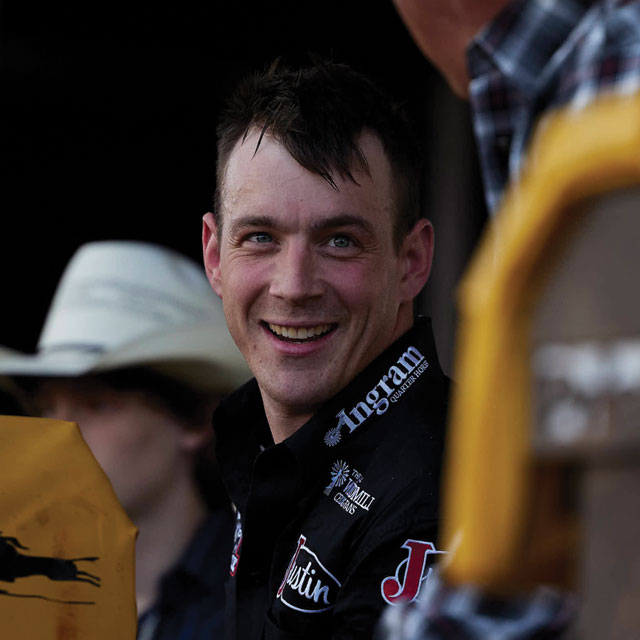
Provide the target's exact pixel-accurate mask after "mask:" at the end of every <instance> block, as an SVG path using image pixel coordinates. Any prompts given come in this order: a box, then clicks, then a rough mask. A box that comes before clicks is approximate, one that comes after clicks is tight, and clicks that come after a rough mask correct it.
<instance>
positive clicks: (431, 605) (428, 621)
mask: <svg viewBox="0 0 640 640" xmlns="http://www.w3.org/2000/svg"><path fill="white" fill-rule="evenodd" d="M575 613H576V603H575V600H574V598H572V597H568V596H566V595H564V594H560V593H559V592H557V591H554V590H551V589H548V588H545V587H540V588H539V589H538V590H537V591H536V592H535V593H532V594H531V595H529V596H528V597H520V598H511V599H509V600H499V599H496V598H488V597H487V596H485V595H483V594H482V593H481V592H480V591H479V590H478V589H476V588H474V587H471V586H465V587H456V588H451V587H447V586H446V585H445V584H444V583H443V582H442V581H441V580H440V579H439V577H438V575H437V573H436V572H435V571H434V572H433V573H432V574H431V576H430V577H429V581H428V583H427V584H426V585H425V588H424V589H423V591H422V592H421V594H420V596H419V598H418V599H417V600H416V601H415V602H412V603H405V604H402V605H398V606H395V607H389V608H388V609H386V610H385V612H384V614H383V616H382V618H381V621H380V624H379V626H378V629H377V630H376V631H377V634H376V640H551V639H555V638H559V637H562V636H563V634H564V632H565V631H566V630H567V628H568V626H569V624H570V623H571V622H572V621H573V619H574V617H575Z"/></svg>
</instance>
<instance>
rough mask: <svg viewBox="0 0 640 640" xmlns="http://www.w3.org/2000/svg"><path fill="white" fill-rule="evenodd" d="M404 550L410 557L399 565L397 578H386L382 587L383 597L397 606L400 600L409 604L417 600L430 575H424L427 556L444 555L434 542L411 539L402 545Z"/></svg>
mask: <svg viewBox="0 0 640 640" xmlns="http://www.w3.org/2000/svg"><path fill="white" fill-rule="evenodd" d="M402 548H403V549H407V551H408V552H409V555H408V556H407V558H405V559H404V560H403V561H402V562H401V563H400V564H399V565H398V567H397V568H396V574H395V576H389V577H388V578H385V579H384V580H383V581H382V583H381V585H380V590H381V592H382V597H383V598H384V599H385V601H386V602H388V603H389V604H396V603H397V602H399V601H400V600H406V601H408V602H411V601H412V600H415V599H416V597H417V596H418V593H419V591H420V585H421V584H422V581H423V580H425V579H426V578H427V576H428V575H429V574H428V573H427V574H425V575H423V574H424V573H425V565H426V563H427V556H428V555H429V554H430V553H443V552H442V551H436V548H435V547H434V546H433V543H432V542H423V541H422V540H411V539H409V540H407V541H406V542H405V543H404V544H403V545H402ZM403 574H404V576H403ZM403 577H404V580H403V579H402V578H403Z"/></svg>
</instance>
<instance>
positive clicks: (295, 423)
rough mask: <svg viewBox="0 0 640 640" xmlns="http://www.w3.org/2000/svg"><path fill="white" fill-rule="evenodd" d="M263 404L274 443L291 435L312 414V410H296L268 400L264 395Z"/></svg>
mask: <svg viewBox="0 0 640 640" xmlns="http://www.w3.org/2000/svg"><path fill="white" fill-rule="evenodd" d="M263 404H264V412H265V415H266V416H267V422H268V423H269V429H270V430H271V435H272V436H273V441H274V442H275V443H276V444H278V443H279V442H282V441H283V440H286V439H287V438H288V437H289V436H292V435H293V434H294V433H295V432H296V431H297V430H298V429H299V428H300V427H301V426H302V425H303V424H305V422H307V421H308V420H309V419H310V418H311V417H312V416H313V414H314V412H309V411H301V412H296V411H295V410H292V409H290V408H287V407H283V406H281V405H278V404H276V403H274V402H270V401H269V400H268V399H266V398H264V397H263Z"/></svg>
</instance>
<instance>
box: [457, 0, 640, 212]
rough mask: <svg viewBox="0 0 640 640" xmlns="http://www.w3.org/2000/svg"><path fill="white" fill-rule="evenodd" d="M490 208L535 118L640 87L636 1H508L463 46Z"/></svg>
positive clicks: (513, 174) (516, 164) (514, 171)
mask: <svg viewBox="0 0 640 640" xmlns="http://www.w3.org/2000/svg"><path fill="white" fill-rule="evenodd" d="M468 62H469V71H470V76H471V82H470V84H469V99H470V103H471V108H472V112H473V125H474V132H475V136H476V139H477V142H478V150H479V154H480V161H481V164H482V172H483V180H484V187H485V195H486V199H487V205H488V207H489V210H490V211H492V212H495V211H496V209H497V208H498V206H499V205H500V201H501V198H502V193H503V191H504V188H505V186H506V185H507V184H508V183H509V181H512V180H514V179H515V178H517V176H518V174H519V172H520V170H521V168H522V165H523V163H524V161H525V152H526V147H527V144H528V141H529V137H530V135H531V132H532V130H533V128H534V127H535V125H536V123H537V122H538V121H539V119H540V118H541V116H543V115H544V114H545V113H546V112H547V111H549V110H551V109H554V108H557V107H561V106H569V107H571V108H581V107H584V106H585V105H587V104H588V103H589V102H591V101H592V100H593V99H594V98H595V97H596V96H597V95H599V94H600V93H602V92H611V91H615V92H619V93H632V92H635V91H638V90H639V89H640V0H626V1H625V0H554V2H547V1H546V0H513V1H512V2H511V3H509V5H508V6H507V7H506V8H505V9H504V10H503V11H502V12H501V13H500V14H499V15H498V17H497V18H496V19H495V20H494V21H492V22H491V23H490V24H489V25H487V26H486V27H485V28H484V29H483V30H482V31H481V32H480V33H479V34H477V36H476V37H475V38H474V40H473V42H472V43H471V46H470V47H469V50H468Z"/></svg>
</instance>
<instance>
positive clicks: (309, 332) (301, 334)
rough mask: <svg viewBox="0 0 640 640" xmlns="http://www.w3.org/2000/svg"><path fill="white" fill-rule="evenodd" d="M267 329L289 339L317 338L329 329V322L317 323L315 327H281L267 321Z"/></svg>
mask: <svg viewBox="0 0 640 640" xmlns="http://www.w3.org/2000/svg"><path fill="white" fill-rule="evenodd" d="M269 329H271V331H273V333H275V334H276V335H279V336H282V337H283V338H289V340H307V339H308V338H317V337H319V336H321V335H323V334H324V333H327V332H328V331H329V330H330V329H331V325H330V324H318V325H316V326H315V327H301V328H299V329H297V328H296V327H283V326H282V325H279V324H271V323H269Z"/></svg>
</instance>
